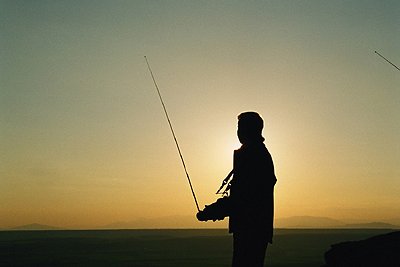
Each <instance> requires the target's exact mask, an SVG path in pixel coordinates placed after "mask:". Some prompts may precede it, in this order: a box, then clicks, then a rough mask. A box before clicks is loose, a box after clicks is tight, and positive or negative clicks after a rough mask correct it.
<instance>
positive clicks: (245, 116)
mask: <svg viewBox="0 0 400 267" xmlns="http://www.w3.org/2000/svg"><path fill="white" fill-rule="evenodd" d="M263 127H264V122H263V119H262V118H261V117H260V115H258V113H256V112H253V111H249V112H243V113H241V114H240V115H239V116H238V130H237V136H238V138H239V141H240V143H242V144H249V143H255V142H263V141H264V138H263V137H262V135H261V132H262V129H263Z"/></svg>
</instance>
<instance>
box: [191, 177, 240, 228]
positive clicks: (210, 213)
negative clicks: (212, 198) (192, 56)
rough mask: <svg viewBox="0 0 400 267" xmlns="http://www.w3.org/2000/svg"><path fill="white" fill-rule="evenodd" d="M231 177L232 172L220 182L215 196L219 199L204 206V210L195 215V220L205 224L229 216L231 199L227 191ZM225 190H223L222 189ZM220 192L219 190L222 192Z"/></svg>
mask: <svg viewBox="0 0 400 267" xmlns="http://www.w3.org/2000/svg"><path fill="white" fill-rule="evenodd" d="M232 175H233V170H232V171H231V172H230V173H229V174H228V176H227V177H226V178H225V179H224V180H223V181H222V185H221V187H220V188H219V189H218V191H217V192H216V194H220V195H222V197H221V198H219V199H217V201H216V202H214V203H212V204H210V205H205V208H204V210H201V211H199V212H198V213H197V214H196V218H197V219H198V220H199V221H203V222H206V221H208V220H213V221H214V222H215V221H221V220H223V219H225V217H228V216H229V215H230V214H231V199H230V198H229V193H228V191H229V189H230V187H231V177H232ZM224 188H225V189H224ZM223 189H224V191H222V192H221V190H223Z"/></svg>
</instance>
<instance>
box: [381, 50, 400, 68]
mask: <svg viewBox="0 0 400 267" xmlns="http://www.w3.org/2000/svg"><path fill="white" fill-rule="evenodd" d="M375 54H377V55H378V56H380V57H381V58H383V59H384V60H386V62H388V63H389V64H390V65H392V66H393V67H395V68H396V69H397V70H400V69H399V67H397V66H396V65H395V64H393V63H392V62H390V61H389V60H388V59H387V58H385V57H384V56H382V55H381V54H379V52H377V51H375Z"/></svg>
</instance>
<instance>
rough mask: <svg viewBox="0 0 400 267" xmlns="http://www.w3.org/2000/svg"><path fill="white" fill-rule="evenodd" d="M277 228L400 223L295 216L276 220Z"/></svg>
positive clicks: (384, 226) (373, 226)
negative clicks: (348, 221) (350, 222)
mask: <svg viewBox="0 0 400 267" xmlns="http://www.w3.org/2000/svg"><path fill="white" fill-rule="evenodd" d="M275 227H277V228H349V229H351V228H353V229H354V228H366V229H400V226H399V225H394V224H390V223H385V222H368V223H357V224H349V223H346V222H344V221H339V220H336V219H332V218H328V217H314V216H293V217H287V218H278V219H276V220H275Z"/></svg>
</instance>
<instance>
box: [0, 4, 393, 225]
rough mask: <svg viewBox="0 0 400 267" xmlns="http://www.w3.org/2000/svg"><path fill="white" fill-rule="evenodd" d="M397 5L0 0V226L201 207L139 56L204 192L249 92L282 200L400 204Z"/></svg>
mask: <svg viewBox="0 0 400 267" xmlns="http://www.w3.org/2000/svg"><path fill="white" fill-rule="evenodd" d="M399 14H400V2H399V1H396V0H394V1H285V0H283V1H172V0H171V1H119V0H118V1H102V0H99V1H74V0H71V1H43V0H38V1H18V0H16V1H4V0H1V1H0V34H1V37H0V57H1V60H0V149H1V153H0V228H6V227H13V226H16V225H23V224H29V223H34V222H35V223H41V224H48V225H54V226H62V227H70V228H74V227H78V228H79V227H86V228H91V227H100V226H102V225H107V224H110V223H114V222H124V221H135V220H143V221H146V219H149V220H157V218H166V217H169V218H175V217H176V218H179V216H191V217H193V216H194V215H195V213H196V212H197V210H196V206H195V204H194V201H193V198H192V195H191V192H190V189H189V185H188V183H187V179H186V176H185V173H184V171H183V168H182V165H181V162H180V158H179V155H178V153H177V150H176V147H175V143H174V141H173V138H172V135H171V132H170V130H169V126H168V123H167V121H166V119H165V115H164V113H163V110H162V106H161V104H160V101H159V99H158V96H157V93H156V91H155V87H154V84H153V82H152V80H151V76H150V74H149V71H148V69H147V66H146V62H145V60H144V56H147V58H148V60H149V63H150V64H151V67H152V69H153V72H154V75H155V78H156V80H157V83H158V85H159V88H160V90H161V93H162V95H163V98H164V101H165V104H166V107H167V110H168V112H169V115H170V118H171V122H172V124H173V127H174V130H175V132H176V135H177V138H178V142H179V145H180V146H181V150H182V153H183V156H184V159H185V162H186V165H187V168H188V171H189V174H190V177H191V180H192V183H193V187H194V190H195V192H196V196H197V198H198V201H199V204H200V206H201V207H203V206H204V205H205V204H209V203H212V202H214V201H215V200H216V199H217V197H218V196H216V195H215V194H214V193H215V191H216V189H217V188H218V187H219V185H220V182H221V180H222V179H223V178H224V177H225V176H226V174H227V173H228V172H229V171H230V170H231V168H232V157H233V150H234V149H237V148H239V147H240V143H239V142H238V140H237V137H236V127H237V115H238V114H240V113H241V112H243V111H250V110H251V111H257V112H259V113H260V115H261V116H262V117H263V118H264V121H265V128H264V131H263V134H264V136H265V138H266V141H265V143H266V145H267V147H268V149H269V151H270V153H271V154H272V157H273V160H274V164H275V169H276V170H275V171H276V176H277V179H278V182H277V184H276V187H275V209H276V211H275V216H276V217H277V218H282V217H290V216H300V215H308V216H322V217H331V218H335V219H343V220H348V221H351V220H353V221H357V220H358V221H362V220H365V221H368V220H373V221H377V220H379V221H390V220H392V221H393V219H396V218H397V219H398V221H400V216H399V215H398V214H400V191H399V190H400V179H399V178H400V164H399V163H400V142H399V141H400V140H399V136H400V72H399V71H398V70H397V69H395V68H394V67H393V66H391V65H390V64H388V63H387V62H385V61H384V60H383V59H382V58H380V57H379V56H378V55H377V54H375V53H374V51H375V50H376V51H378V52H379V53H381V54H382V55H384V56H385V57H386V58H388V59H389V60H391V61H392V62H393V63H394V64H397V66H399V65H400V53H399V51H400V16H399ZM254 193H255V194H256V193H257V188H254ZM193 218H194V217H193ZM160 225H161V226H160V227H162V226H163V225H162V219H160ZM193 225H194V226H192V227H204V223H200V222H198V223H196V222H194V224H193ZM207 225H210V224H207ZM172 226H173V225H172ZM211 226H212V224H211ZM143 227H146V224H145V223H144V226H143ZM169 227H170V226H169Z"/></svg>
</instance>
